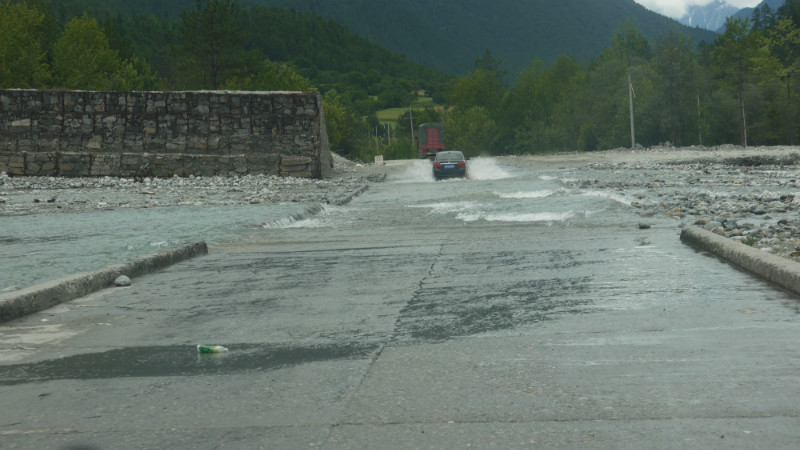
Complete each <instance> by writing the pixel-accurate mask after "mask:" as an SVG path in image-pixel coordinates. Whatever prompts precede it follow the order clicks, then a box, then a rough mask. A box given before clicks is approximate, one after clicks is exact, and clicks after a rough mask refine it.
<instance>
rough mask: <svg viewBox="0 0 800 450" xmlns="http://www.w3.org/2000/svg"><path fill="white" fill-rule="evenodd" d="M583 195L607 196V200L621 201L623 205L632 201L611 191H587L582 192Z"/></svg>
mask: <svg viewBox="0 0 800 450" xmlns="http://www.w3.org/2000/svg"><path fill="white" fill-rule="evenodd" d="M583 195H585V196H586V197H601V198H607V199H609V200H613V201H615V202H618V203H622V204H623V205H630V204H631V203H632V202H631V201H630V200H628V199H626V198H625V197H623V196H621V195H617V194H614V193H612V192H601V191H589V192H584V193H583Z"/></svg>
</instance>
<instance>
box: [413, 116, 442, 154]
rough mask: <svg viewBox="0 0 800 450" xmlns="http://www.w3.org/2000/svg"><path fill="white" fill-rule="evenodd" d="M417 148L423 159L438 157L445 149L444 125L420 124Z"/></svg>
mask: <svg viewBox="0 0 800 450" xmlns="http://www.w3.org/2000/svg"><path fill="white" fill-rule="evenodd" d="M417 149H418V151H419V157H420V158H421V159H425V158H430V157H436V154H437V153H439V152H440V151H442V150H444V126H443V125H442V124H440V123H423V124H422V125H420V126H419V136H418V137H417Z"/></svg>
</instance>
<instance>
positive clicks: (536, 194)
mask: <svg viewBox="0 0 800 450" xmlns="http://www.w3.org/2000/svg"><path fill="white" fill-rule="evenodd" d="M555 193H556V192H555V191H552V190H549V189H545V190H541V191H528V192H523V191H520V192H513V193H502V192H495V194H497V196H498V197H500V198H510V199H526V198H547V197H550V196H552V195H553V194H555Z"/></svg>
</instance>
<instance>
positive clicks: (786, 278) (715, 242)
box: [681, 227, 800, 295]
mask: <svg viewBox="0 0 800 450" xmlns="http://www.w3.org/2000/svg"><path fill="white" fill-rule="evenodd" d="M681 241H682V242H684V243H685V244H688V245H691V246H692V247H694V248H696V249H699V250H704V251H707V252H709V253H711V254H713V255H715V256H717V257H718V258H720V259H723V260H725V261H727V262H729V263H730V264H731V265H733V266H735V267H738V268H739V269H742V270H744V271H746V272H748V273H750V274H753V275H755V276H757V277H759V278H762V279H764V280H766V281H768V282H769V283H772V284H774V285H777V286H779V287H781V288H783V289H786V290H788V291H789V292H791V293H793V294H795V295H800V263H797V262H795V261H792V260H789V259H786V258H782V257H780V256H776V255H773V254H771V253H766V252H764V251H762V250H759V249H756V248H753V247H750V246H747V245H744V244H742V243H740V242H736V241H733V240H731V239H728V238H726V237H724V236H720V235H718V234H715V233H712V232H710V231H708V230H704V229H702V228H697V227H690V228H686V229H684V230H683V231H681Z"/></svg>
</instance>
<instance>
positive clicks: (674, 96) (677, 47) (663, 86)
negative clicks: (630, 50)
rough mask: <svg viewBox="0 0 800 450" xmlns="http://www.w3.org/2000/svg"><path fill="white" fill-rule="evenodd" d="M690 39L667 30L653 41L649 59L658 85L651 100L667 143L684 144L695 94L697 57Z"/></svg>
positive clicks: (692, 115)
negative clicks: (653, 45) (651, 59)
mask: <svg viewBox="0 0 800 450" xmlns="http://www.w3.org/2000/svg"><path fill="white" fill-rule="evenodd" d="M692 47H693V44H692V41H691V40H690V39H689V37H688V36H686V35H685V34H682V33H679V32H677V31H676V30H675V29H670V30H669V31H668V32H667V33H666V34H662V35H661V36H659V38H658V40H657V41H656V47H655V52H654V57H653V61H652V65H653V73H654V78H655V80H654V81H655V83H656V87H657V91H656V98H655V101H654V102H653V103H652V106H653V108H652V111H653V113H654V115H657V116H658V117H659V124H658V126H659V130H660V131H661V132H662V133H663V134H664V135H666V136H667V138H668V139H669V141H670V142H672V143H674V144H676V145H679V146H680V145H683V141H684V138H683V135H684V133H685V132H686V130H687V128H688V122H689V118H690V117H694V116H695V115H694V114H692V112H693V106H694V103H695V102H694V101H695V99H696V95H697V71H698V69H699V68H698V65H697V58H696V56H695V54H694V52H693V51H692Z"/></svg>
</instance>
